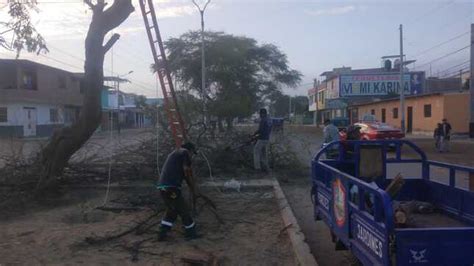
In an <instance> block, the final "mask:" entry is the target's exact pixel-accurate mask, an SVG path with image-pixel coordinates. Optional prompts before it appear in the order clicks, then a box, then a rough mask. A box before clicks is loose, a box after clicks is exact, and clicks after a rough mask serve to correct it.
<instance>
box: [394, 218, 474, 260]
mask: <svg viewBox="0 0 474 266" xmlns="http://www.w3.org/2000/svg"><path fill="white" fill-rule="evenodd" d="M395 241H396V252H397V254H396V259H397V265H416V264H424V265H450V266H451V265H452V266H455V265H470V266H471V265H474V228H472V227H458V228H429V229H428V228H416V229H396V230H395Z"/></svg>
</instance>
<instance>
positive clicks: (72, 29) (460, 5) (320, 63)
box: [0, 0, 474, 97]
mask: <svg viewBox="0 0 474 266" xmlns="http://www.w3.org/2000/svg"><path fill="white" fill-rule="evenodd" d="M109 1H112V0H109ZM154 1H155V9H156V12H157V15H158V20H159V21H158V23H159V27H160V30H161V34H162V38H163V39H165V40H166V39H168V38H170V37H179V36H180V35H181V34H183V33H185V32H187V31H190V30H199V29H200V16H199V12H198V11H197V9H196V7H195V6H194V5H193V4H192V1H191V0H154ZM197 1H198V3H203V2H204V1H201V0H197ZM6 4H7V3H6V0H0V21H8V20H9V17H8V14H7V13H6V11H7V7H6V6H7V5H6ZM133 5H134V6H135V12H134V13H132V15H131V16H130V17H129V18H128V19H127V20H126V21H125V22H124V23H123V24H122V25H120V26H119V27H118V28H116V29H115V30H114V32H115V33H119V34H120V35H121V38H120V40H119V41H118V42H117V43H116V45H115V46H114V48H113V51H110V52H109V53H108V54H107V56H106V60H105V63H104V70H105V74H106V75H114V76H116V75H122V74H126V73H128V72H130V71H133V73H131V74H129V75H128V76H127V78H128V79H129V80H130V81H131V83H129V84H122V85H121V89H123V90H124V91H127V92H134V93H137V94H142V95H146V96H147V97H156V96H157V95H158V96H161V92H159V90H157V85H156V77H155V76H154V75H153V74H152V73H151V72H150V64H151V62H152V61H153V59H152V56H151V52H150V48H149V44H148V40H147V37H146V32H145V28H144V25H143V20H142V17H141V14H140V8H139V6H138V0H133ZM38 9H39V11H38V12H32V14H33V21H34V23H35V26H36V27H37V29H38V31H39V32H40V33H41V34H42V35H43V37H44V38H45V39H46V42H47V45H48V48H49V50H50V52H49V53H47V54H45V55H36V54H28V53H27V52H22V54H21V56H20V58H23V59H29V60H33V61H37V62H40V63H43V64H47V65H50V66H54V67H58V68H61V69H65V70H68V71H72V72H81V71H82V69H83V64H84V38H85V35H86V33H87V29H88V26H89V23H90V19H91V14H92V12H91V11H90V10H88V7H87V6H86V5H85V4H83V2H82V1H81V0H38ZM471 23H474V2H472V1H468V0H448V1H436V0H431V1H430V0H410V1H408V0H398V1H388V0H372V1H369V0H365V1H356V0H346V1H342V0H326V1H322V0H319V1H311V0H306V1H300V0H286V1H280V0H234V1H232V0H212V1H211V4H210V5H209V6H208V9H207V10H206V12H205V27H206V29H207V30H213V31H223V32H226V33H229V34H234V35H241V36H247V37H251V38H254V39H256V40H257V41H258V42H259V43H260V44H264V43H272V44H275V45H277V46H278V47H279V48H280V49H281V51H282V52H284V53H285V54H286V55H287V56H288V61H289V64H290V66H291V67H292V68H294V69H296V70H298V71H300V72H301V73H302V74H303V79H302V82H301V84H300V85H299V86H298V87H297V88H284V89H283V90H284V92H285V93H287V94H291V95H306V94H307V90H308V89H309V88H311V87H312V82H313V80H314V79H315V78H320V77H319V76H320V74H321V73H322V72H324V71H327V70H332V69H333V68H335V67H342V66H350V67H352V68H353V69H357V68H373V67H380V66H381V57H382V56H385V55H394V54H399V53H400V39H399V38H400V32H399V25H400V24H403V34H404V35H403V46H404V53H405V54H406V58H407V59H414V60H417V61H416V63H415V64H413V65H412V66H411V67H410V69H414V70H423V71H426V73H427V76H430V73H431V75H433V76H440V77H443V76H451V75H455V74H457V73H459V71H460V70H464V71H467V70H468V65H469V63H468V60H469V45H470V24H471ZM0 32H2V28H1V26H0ZM14 57H15V53H13V52H9V51H7V50H5V49H4V48H1V47H0V58H14ZM0 74H1V73H0ZM157 93H158V94H157Z"/></svg>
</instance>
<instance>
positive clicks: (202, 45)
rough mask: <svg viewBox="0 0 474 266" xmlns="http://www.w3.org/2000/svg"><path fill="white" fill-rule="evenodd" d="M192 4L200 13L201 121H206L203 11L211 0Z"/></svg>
mask: <svg viewBox="0 0 474 266" xmlns="http://www.w3.org/2000/svg"><path fill="white" fill-rule="evenodd" d="M192 1H193V4H194V5H195V6H196V8H197V9H198V10H199V13H200V14H201V79H202V82H201V93H202V102H203V112H204V114H203V121H204V123H205V122H206V61H205V57H204V11H205V10H206V7H207V5H208V4H209V3H210V2H211V0H206V3H205V4H204V7H203V8H201V7H200V6H199V5H198V4H197V3H196V0H192Z"/></svg>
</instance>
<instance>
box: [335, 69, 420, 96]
mask: <svg viewBox="0 0 474 266" xmlns="http://www.w3.org/2000/svg"><path fill="white" fill-rule="evenodd" d="M424 81H425V74H424V72H410V73H406V74H405V75H403V89H404V92H405V94H406V95H416V94H420V93H422V92H423V85H424ZM390 94H400V75H399V74H397V73H385V74H362V75H341V76H340V77H339V96H340V97H351V96H383V95H390Z"/></svg>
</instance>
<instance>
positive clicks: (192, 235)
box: [184, 226, 201, 240]
mask: <svg viewBox="0 0 474 266" xmlns="http://www.w3.org/2000/svg"><path fill="white" fill-rule="evenodd" d="M184 237H185V238H186V240H192V239H196V238H200V237H201V236H200V235H198V234H197V233H196V226H193V227H191V228H188V229H185V231H184Z"/></svg>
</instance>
